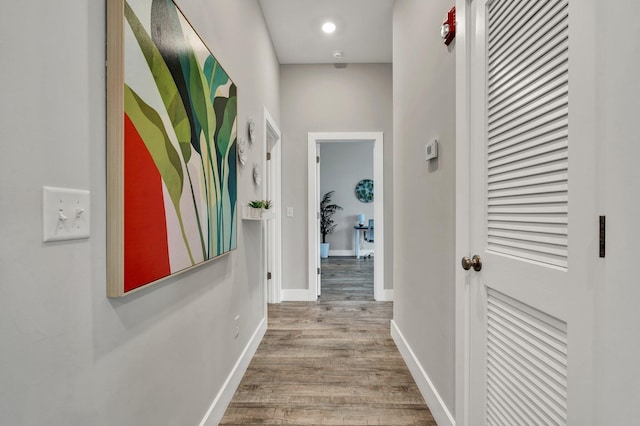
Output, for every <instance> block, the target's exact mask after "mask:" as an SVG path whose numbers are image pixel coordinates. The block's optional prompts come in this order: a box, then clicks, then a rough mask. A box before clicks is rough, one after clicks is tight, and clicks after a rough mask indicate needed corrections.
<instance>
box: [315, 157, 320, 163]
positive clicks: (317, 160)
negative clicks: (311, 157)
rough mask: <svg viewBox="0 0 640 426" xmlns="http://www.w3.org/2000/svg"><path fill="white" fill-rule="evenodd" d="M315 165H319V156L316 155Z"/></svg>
mask: <svg viewBox="0 0 640 426" xmlns="http://www.w3.org/2000/svg"><path fill="white" fill-rule="evenodd" d="M316 163H318V164H320V156H319V155H316Z"/></svg>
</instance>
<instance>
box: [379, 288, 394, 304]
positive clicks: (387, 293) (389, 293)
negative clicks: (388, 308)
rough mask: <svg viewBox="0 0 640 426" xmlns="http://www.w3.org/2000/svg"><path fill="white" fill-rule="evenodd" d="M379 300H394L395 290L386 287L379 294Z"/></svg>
mask: <svg viewBox="0 0 640 426" xmlns="http://www.w3.org/2000/svg"><path fill="white" fill-rule="evenodd" d="M376 301H378V302H393V290H392V289H386V288H385V289H384V290H382V294H378V298H377V299H376Z"/></svg>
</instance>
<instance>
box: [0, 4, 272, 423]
mask: <svg viewBox="0 0 640 426" xmlns="http://www.w3.org/2000/svg"><path fill="white" fill-rule="evenodd" d="M178 4H179V5H180V6H181V7H182V8H183V10H184V11H185V13H186V15H187V16H188V17H189V19H190V20H191V22H192V24H193V25H194V26H195V27H196V29H197V30H198V31H199V32H200V34H201V36H202V37H203V38H204V40H205V42H206V43H207V44H208V45H209V48H210V49H211V50H212V51H213V52H214V54H215V56H216V57H217V59H218V60H219V61H220V62H221V63H222V64H223V65H224V67H225V69H226V71H227V72H228V73H229V75H230V76H231V77H232V78H233V79H234V81H235V82H236V84H237V85H238V89H239V117H238V118H239V122H240V125H241V129H243V128H244V123H246V119H247V117H249V116H251V117H254V118H255V119H256V121H257V122H261V119H262V118H261V116H262V108H263V105H264V106H266V107H267V108H268V109H269V111H270V112H271V114H272V116H273V117H274V118H275V119H276V121H278V120H279V117H280V113H279V67H278V63H277V59H276V56H275V54H274V51H273V48H272V46H271V42H270V39H269V36H268V33H267V30H266V27H265V25H264V22H263V18H262V13H261V10H260V8H259V6H258V3H257V2H255V1H237V0H215V1H205V0H181V1H178ZM105 20H106V19H105V2H104V1H84V0H61V1H57V2H37V4H35V3H32V2H9V3H6V4H4V5H3V11H2V13H1V14H0V56H1V57H2V58H3V65H2V71H1V78H0V93H1V94H2V99H3V101H2V102H0V211H1V212H2V213H0V218H1V219H2V220H1V221H0V340H1V341H2V355H0V359H1V362H0V418H1V419H2V420H1V421H0V422H1V423H3V424H7V425H9V424H12V425H178V424H179V425H195V424H198V423H199V422H200V420H201V419H202V418H203V416H204V414H205V412H206V411H207V409H208V408H209V406H210V404H211V403H212V401H213V399H214V397H215V396H216V394H217V393H218V392H219V390H220V389H221V387H222V385H223V383H224V381H225V379H226V378H227V376H228V374H229V373H230V371H231V369H232V367H233V366H234V364H235V362H236V361H237V359H238V357H239V355H240V353H241V351H242V350H243V349H244V347H245V346H246V345H247V343H248V341H249V338H250V336H251V335H252V333H253V332H254V331H255V330H256V328H257V327H258V325H259V324H260V322H261V321H262V320H263V318H264V306H265V300H264V296H263V288H262V287H261V281H262V280H261V279H260V278H261V274H260V269H259V264H258V262H257V259H259V251H258V250H259V238H260V230H259V228H258V227H254V226H253V225H247V224H244V223H242V222H241V223H239V227H238V249H237V250H236V251H235V252H233V253H232V254H230V255H228V256H226V257H224V258H222V259H219V260H217V261H214V262H213V263H210V264H208V265H206V266H203V267H201V268H198V269H196V270H194V271H192V272H189V273H186V274H183V275H181V276H179V277H178V278H175V279H169V280H167V281H166V282H164V283H162V284H159V285H156V286H153V287H152V288H149V289H146V290H142V291H140V292H138V293H136V294H134V295H131V296H128V297H125V298H121V299H108V298H107V297H106V296H105V291H106V281H105V275H106V273H105V271H106V260H105V254H106V250H105V246H106V217H105V205H106V204H105V198H106V190H105V185H106V180H105V173H106V168H105V167H106V166H105V161H106V158H105V143H106V141H105V132H106V130H105V129H106V123H105ZM257 129H258V132H259V133H258V140H261V138H262V135H261V134H260V132H261V127H260V126H257ZM260 151H261V144H255V145H254V146H253V148H252V150H251V151H250V158H249V164H251V163H252V162H254V161H258V160H259V159H262V158H263V153H262V152H260ZM43 185H51V186H61V187H70V188H84V189H89V190H91V208H92V227H91V238H90V239H89V240H82V241H72V242H63V243H57V244H43V243H42V242H41V225H40V223H41V187H42V186H43ZM238 191H239V192H238V199H239V202H241V203H242V202H245V201H247V200H249V199H251V198H257V197H261V196H262V188H258V189H254V187H253V184H252V181H251V171H250V170H248V169H242V168H240V170H239V190H238ZM237 314H239V315H240V316H241V319H240V326H241V332H240V336H239V337H238V338H237V339H234V333H233V323H232V320H233V317H234V316H235V315H237Z"/></svg>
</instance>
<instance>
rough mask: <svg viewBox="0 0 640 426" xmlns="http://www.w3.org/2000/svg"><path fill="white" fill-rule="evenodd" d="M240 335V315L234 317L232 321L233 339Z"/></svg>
mask: <svg viewBox="0 0 640 426" xmlns="http://www.w3.org/2000/svg"><path fill="white" fill-rule="evenodd" d="M239 335H240V315H236V317H235V318H234V319H233V337H238V336H239Z"/></svg>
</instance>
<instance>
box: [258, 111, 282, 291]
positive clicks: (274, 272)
mask: <svg viewBox="0 0 640 426" xmlns="http://www.w3.org/2000/svg"><path fill="white" fill-rule="evenodd" d="M263 130H264V131H263V132H262V134H263V152H264V153H265V155H264V158H263V162H264V163H263V166H262V170H264V171H265V176H266V185H265V187H264V191H265V192H266V193H265V194H264V198H265V199H267V198H269V199H270V200H271V201H272V203H273V206H272V208H273V209H274V210H275V213H276V214H275V217H274V218H273V219H271V220H269V221H267V222H266V227H265V228H266V230H265V245H266V247H265V249H266V251H265V259H264V262H265V265H264V266H265V269H264V272H265V273H264V278H263V279H264V281H265V282H264V288H265V292H266V295H265V300H267V303H280V302H281V301H282V214H281V212H282V206H281V203H282V143H281V140H282V136H281V133H280V129H279V128H278V125H277V124H276V122H275V120H274V119H273V117H272V116H271V114H270V113H269V111H268V110H267V108H266V107H265V108H263ZM267 153H271V160H270V161H269V162H267ZM267 272H271V280H268V279H267Z"/></svg>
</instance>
